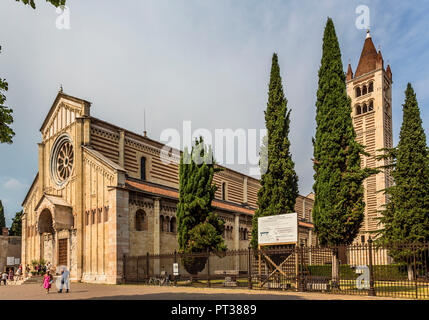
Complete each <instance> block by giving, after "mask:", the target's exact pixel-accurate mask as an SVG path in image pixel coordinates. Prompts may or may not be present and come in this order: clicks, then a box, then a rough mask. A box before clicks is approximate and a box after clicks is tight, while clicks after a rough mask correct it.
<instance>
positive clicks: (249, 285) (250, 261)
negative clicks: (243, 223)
mask: <svg viewBox="0 0 429 320" xmlns="http://www.w3.org/2000/svg"><path fill="white" fill-rule="evenodd" d="M247 254H248V259H247V260H248V267H247V276H248V280H247V281H248V283H247V285H248V287H249V290H252V257H251V251H250V246H249V248H248V251H247Z"/></svg>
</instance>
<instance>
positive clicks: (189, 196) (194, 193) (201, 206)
mask: <svg viewBox="0 0 429 320" xmlns="http://www.w3.org/2000/svg"><path fill="white" fill-rule="evenodd" d="M220 170H221V169H220V168H217V167H216V166H215V160H214V157H213V153H212V148H211V147H207V146H206V145H205V144H204V141H203V139H202V138H200V140H196V141H195V145H194V146H193V147H192V150H191V153H189V152H188V149H185V151H184V152H183V153H182V156H181V159H180V167H179V204H178V206H177V212H176V215H177V225H178V228H177V229H178V240H179V251H180V252H181V253H201V252H202V253H204V252H207V251H209V252H222V251H225V250H226V246H225V244H224V241H223V238H222V233H223V231H224V221H223V220H222V219H220V218H219V217H218V215H217V214H215V213H214V210H213V207H212V201H213V199H214V197H215V192H216V190H217V187H216V185H214V183H213V176H214V174H215V172H217V171H220ZM206 260H207V259H206V258H204V257H202V258H185V260H184V261H183V264H184V267H185V268H186V270H187V271H188V272H189V273H190V274H191V275H195V274H197V273H198V272H200V271H202V270H203V269H204V266H205V263H206Z"/></svg>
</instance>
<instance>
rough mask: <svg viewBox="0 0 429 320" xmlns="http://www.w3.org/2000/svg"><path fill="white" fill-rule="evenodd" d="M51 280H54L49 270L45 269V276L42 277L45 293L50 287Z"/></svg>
mask: <svg viewBox="0 0 429 320" xmlns="http://www.w3.org/2000/svg"><path fill="white" fill-rule="evenodd" d="M52 282H54V281H53V279H52V276H51V274H50V273H49V271H47V272H46V273H45V276H44V277H43V288H45V289H46V294H48V293H49V289H50V288H51V285H52Z"/></svg>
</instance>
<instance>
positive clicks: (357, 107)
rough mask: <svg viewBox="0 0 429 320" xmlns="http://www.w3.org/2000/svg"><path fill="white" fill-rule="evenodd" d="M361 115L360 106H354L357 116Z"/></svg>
mask: <svg viewBox="0 0 429 320" xmlns="http://www.w3.org/2000/svg"><path fill="white" fill-rule="evenodd" d="M361 113H362V108H361V106H360V105H357V106H356V114H357V115H359V114H361Z"/></svg>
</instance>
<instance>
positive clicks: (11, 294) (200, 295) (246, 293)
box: [0, 283, 383, 300]
mask: <svg viewBox="0 0 429 320" xmlns="http://www.w3.org/2000/svg"><path fill="white" fill-rule="evenodd" d="M66 299H108V300H381V299H383V298H379V297H367V296H351V295H333V294H320V293H298V292H287V291H286V292H278V291H260V290H246V289H209V288H189V287H155V286H142V285H102V284H84V283H72V284H71V290H70V293H61V294H60V293H57V290H56V288H55V285H54V286H53V288H52V289H51V292H50V293H49V294H46V291H45V290H44V289H43V288H42V286H41V285H40V284H25V285H18V286H13V285H9V286H3V285H2V286H0V300H66Z"/></svg>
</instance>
